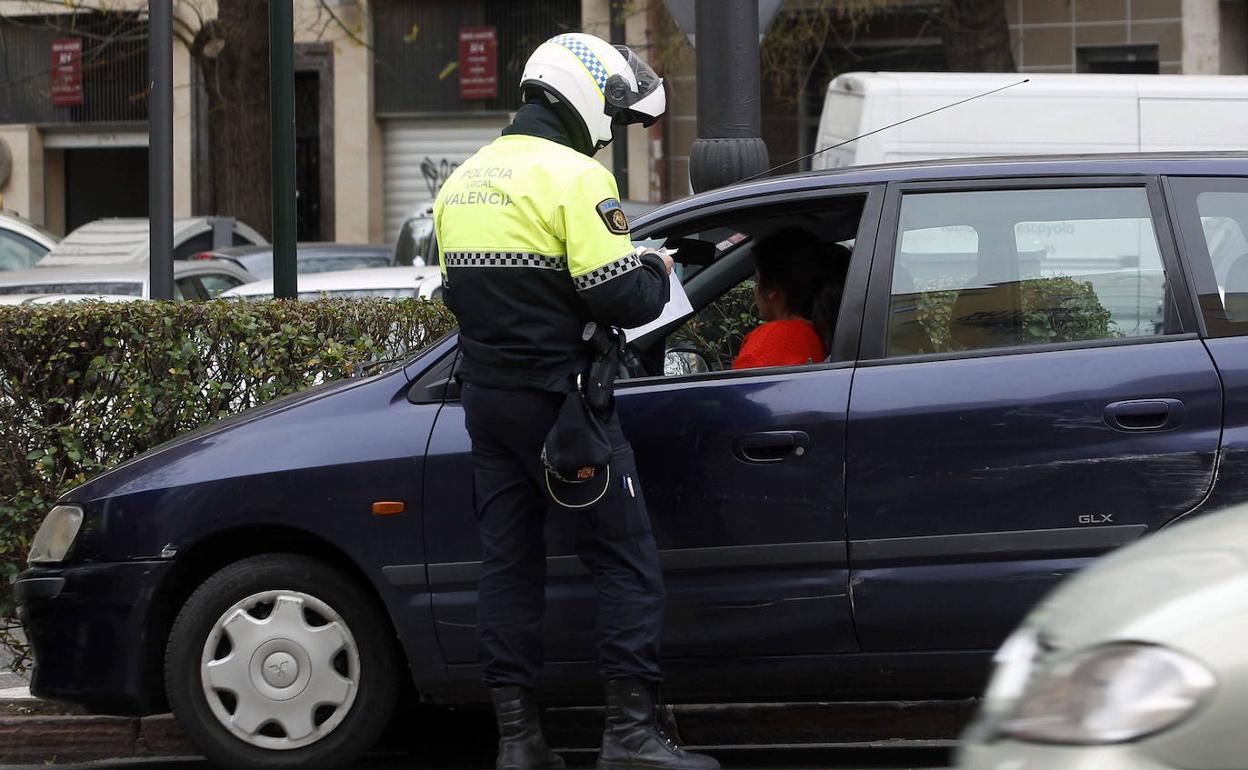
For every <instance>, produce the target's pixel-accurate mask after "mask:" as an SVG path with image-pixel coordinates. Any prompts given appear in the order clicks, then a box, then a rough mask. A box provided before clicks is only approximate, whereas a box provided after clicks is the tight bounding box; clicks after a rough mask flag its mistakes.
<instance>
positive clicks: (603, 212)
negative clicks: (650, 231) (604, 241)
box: [597, 198, 628, 235]
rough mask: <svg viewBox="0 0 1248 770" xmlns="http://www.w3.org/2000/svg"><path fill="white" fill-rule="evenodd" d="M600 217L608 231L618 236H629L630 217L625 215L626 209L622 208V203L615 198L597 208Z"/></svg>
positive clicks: (608, 199) (607, 200)
mask: <svg viewBox="0 0 1248 770" xmlns="http://www.w3.org/2000/svg"><path fill="white" fill-rule="evenodd" d="M597 209H598V216H600V217H602V221H603V223H605V224H606V226H607V229H608V230H610V231H611V232H613V233H615V234H616V235H627V234H628V217H627V216H625V214H624V208H623V207H622V206H620V202H619V201H617V200H616V199H615V198H607V199H606V200H605V201H603V202H602V203H599V204H598V206H597Z"/></svg>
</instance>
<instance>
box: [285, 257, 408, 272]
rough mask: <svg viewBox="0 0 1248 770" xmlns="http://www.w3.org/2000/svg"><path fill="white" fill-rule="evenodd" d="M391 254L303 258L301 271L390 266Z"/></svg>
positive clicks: (300, 266)
mask: <svg viewBox="0 0 1248 770" xmlns="http://www.w3.org/2000/svg"><path fill="white" fill-rule="evenodd" d="M389 266H390V257H389V255H384V254H378V255H375V256H368V255H364V254H350V255H344V256H341V257H318V258H316V259H308V260H302V261H300V262H299V272H300V273H303V274H307V273H328V272H331V271H334V270H355V269H357V268H365V267H389Z"/></svg>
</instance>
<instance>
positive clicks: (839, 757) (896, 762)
mask: <svg viewBox="0 0 1248 770" xmlns="http://www.w3.org/2000/svg"><path fill="white" fill-rule="evenodd" d="M470 753H471V754H473V755H476V756H472V757H469V758H465V759H463V760H461V761H456V760H454V759H443V760H438V761H436V762H434V763H422V762H417V761H415V760H416V758H415V757H413V756H410V755H407V754H387V755H377V756H371V757H369V758H367V759H365V760H364V761H363V762H360V763H358V764H356V765H353V766H352V767H351V768H349V769H346V768H344V770H491V768H492V767H493V762H492V761H489V760H488V759H487V760H485V761H482V759H481V758H480V756H479V754H480V752H478V751H472V752H470ZM712 753H714V755H715V756H716V758H718V759H719V760H720V762H721V763H722V764H723V766H724V767H725V768H726V769H727V770H940V769H941V768H947V767H949V762H950V759H949V750H948V749H947V748H929V747H906V748H894V747H869V748H857V747H855V748H816V749H808V748H800V749H797V748H766V749H723V750H718V751H714V752H712ZM564 756H565V758H566V759H567V760H568V767H569V768H571V769H572V770H586V769H588V768H593V766H594V754H593V752H572V753H568V754H565V755H564ZM37 767H38V768H40V770H44V769H45V768H46V767H47V766H46V765H39V766H36V765H29V766H6V767H5V770H35V769H36V768H37ZM56 767H59V768H62V769H63V770H74V769H77V768H80V769H81V770H211V768H212V766H211V765H209V764H208V763H207V762H205V761H203V760H196V759H186V760H138V761H135V760H130V761H107V762H92V763H89V764H81V765H56Z"/></svg>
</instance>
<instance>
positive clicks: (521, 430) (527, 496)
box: [462, 383, 663, 688]
mask: <svg viewBox="0 0 1248 770" xmlns="http://www.w3.org/2000/svg"><path fill="white" fill-rule="evenodd" d="M462 399H463V406H464V414H465V418H466V420H467V424H468V435H469V436H470V437H471V438H472V467H473V478H474V486H475V493H476V513H477V524H478V528H479V530H480V532H481V543H482V546H483V547H484V555H483V557H482V564H481V582H480V587H479V597H478V600H477V630H478V634H479V635H480V639H481V661H482V664H483V668H484V670H483V672H482V679H483V681H484V682H485V684H487V685H489V686H490V687H505V686H508V685H520V686H522V687H529V688H532V687H534V686H535V684H536V680H537V676H538V671H539V670H540V668H541V665H542V614H543V611H544V610H545V608H546V593H545V590H546V541H545V537H544V524H545V520H546V516H547V515H548V513H549V515H552V516H565V517H572V518H574V519H576V520H577V521H576V522H575V531H576V533H577V552H578V554H579V556H580V558H581V561H582V562H583V563H584V564H585V566H586V568H587V569H588V570H589V571H590V573H591V574H592V575H593V581H594V588H595V591H596V593H597V619H596V629H595V635H596V637H597V641H598V665H599V669H600V671H601V673H602V676H603V678H604V679H616V678H620V677H629V676H639V677H642V678H644V679H648V680H651V681H654V682H658V681H659V680H660V678H661V674H660V669H659V638H660V636H661V635H662V626H663V574H662V572H661V571H660V569H659V552H658V548H657V546H656V545H655V542H654V534H653V533H652V531H651V529H650V517H649V515H648V514H647V513H646V504H645V500H644V499H643V498H642V494H641V482H640V481H639V480H638V478H637V469H636V462H635V460H634V459H633V451H632V448H631V447H629V445H628V440H627V439H625V438H624V433H623V432H622V431H621V430H620V421H619V418H618V417H617V416H616V415H615V414H612V415H611V420H610V422H609V423H608V433H609V435H610V437H611V446H612V453H611V454H612V456H611V476H612V478H611V484H610V486H609V489H608V492H607V494H606V497H604V498H603V500H602V501H601V502H600V503H598V504H597V505H595V506H594V507H592V508H586V509H582V510H567V509H563V508H560V507H559V506H557V505H554V504H553V503H549V502H548V498H547V494H546V492H545V483H546V482H545V474H544V471H543V468H542V463H541V451H542V443H543V441H544V440H545V439H546V434H547V433H548V432H549V431H550V428H551V426H552V425H554V424H555V417H556V415H557V414H558V411H559V407H560V405H561V404H562V403H563V399H564V396H563V395H562V394H559V393H549V392H546V391H541V390H500V389H494V388H483V387H479V386H475V385H472V384H470V383H465V384H464V386H463V397H462ZM625 476H628V477H631V479H632V487H631V493H630V489H629V486H628V484H627V482H626V481H619V479H622V478H624V477H625Z"/></svg>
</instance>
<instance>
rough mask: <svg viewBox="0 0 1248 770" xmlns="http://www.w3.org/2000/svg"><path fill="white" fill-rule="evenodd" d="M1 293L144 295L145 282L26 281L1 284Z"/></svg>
mask: <svg viewBox="0 0 1248 770" xmlns="http://www.w3.org/2000/svg"><path fill="white" fill-rule="evenodd" d="M0 294H121V295H124V296H127V297H142V296H143V284H141V283H131V282H129V281H98V282H94V283H25V284H20V285H17V286H0Z"/></svg>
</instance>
